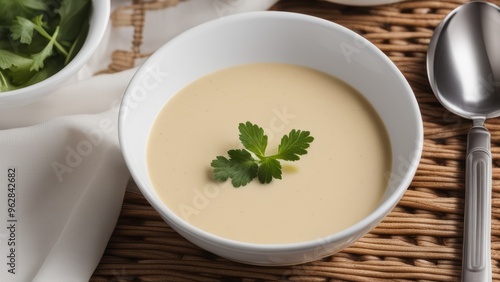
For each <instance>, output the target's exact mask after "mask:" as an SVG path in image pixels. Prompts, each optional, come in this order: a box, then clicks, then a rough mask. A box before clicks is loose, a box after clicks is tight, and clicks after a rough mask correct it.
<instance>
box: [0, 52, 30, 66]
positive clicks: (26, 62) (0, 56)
mask: <svg viewBox="0 0 500 282" xmlns="http://www.w3.org/2000/svg"><path fill="white" fill-rule="evenodd" d="M32 62H33V60H31V59H28V58H25V57H22V56H19V55H16V54H14V53H12V52H9V51H7V50H2V49H0V69H4V70H6V69H10V68H11V67H26V66H30V65H31V64H32Z"/></svg>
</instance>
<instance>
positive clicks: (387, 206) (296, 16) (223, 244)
mask: <svg viewBox="0 0 500 282" xmlns="http://www.w3.org/2000/svg"><path fill="white" fill-rule="evenodd" d="M262 18H267V19H273V20H274V19H278V20H283V19H284V20H294V21H306V22H309V23H313V24H315V25H318V26H321V27H322V28H328V29H332V30H335V31H336V32H339V33H343V34H344V35H345V36H348V37H353V36H356V38H357V40H362V43H363V44H364V45H363V46H364V47H365V48H369V50H370V51H372V52H373V53H374V54H375V55H376V56H377V57H378V58H379V59H381V60H382V61H383V63H385V64H386V65H387V66H388V67H389V68H390V70H391V71H392V72H393V74H394V75H395V76H396V77H397V78H398V81H399V83H400V84H401V85H402V86H403V87H404V89H405V92H406V93H405V94H407V95H409V94H412V95H409V97H408V99H409V101H410V103H411V105H412V108H413V110H414V111H413V113H414V116H413V117H412V120H414V121H415V122H416V135H417V138H418V139H417V140H415V146H414V149H415V151H414V152H413V154H412V155H411V159H410V164H411V165H410V167H409V169H408V171H407V172H406V174H405V175H404V176H403V177H402V178H403V181H402V182H401V184H400V185H399V186H397V187H396V188H395V189H394V192H393V193H392V194H391V195H390V196H389V197H388V198H387V199H386V200H385V201H383V202H382V203H381V204H380V205H378V206H377V208H376V209H375V210H374V211H372V212H371V213H370V214H369V215H368V216H366V217H364V218H363V219H361V220H359V221H358V222H356V223H355V224H353V225H351V226H350V227H348V228H345V229H343V230H341V231H339V232H336V233H333V234H329V235H327V236H323V237H321V238H317V239H312V240H307V241H302V242H292V243H279V244H277V243H274V244H266V243H251V242H243V241H237V240H234V239H228V238H224V237H221V236H218V235H215V234H212V233H210V232H207V231H205V230H202V229H200V228H198V227H196V226H194V225H192V224H190V223H188V222H187V221H185V220H184V219H182V218H181V217H180V216H178V215H177V214H176V213H174V212H173V211H172V210H171V209H170V208H169V207H168V206H167V205H166V204H165V203H163V201H162V200H161V199H160V198H159V197H157V195H156V194H155V192H154V187H143V186H145V185H144V183H143V182H142V181H141V177H140V176H139V175H138V174H137V173H136V171H134V170H133V169H130V173H131V175H132V177H133V179H134V180H135V181H136V184H137V186H138V187H139V189H140V191H141V192H142V193H143V195H144V196H145V198H146V199H147V200H148V202H149V203H150V204H151V206H153V208H154V209H155V210H156V211H157V212H159V213H160V214H161V215H162V217H163V218H164V220H166V221H167V223H168V224H169V225H173V226H171V227H173V228H174V229H176V228H178V227H180V228H181V229H183V231H184V232H187V233H189V235H190V236H194V237H196V238H197V239H198V240H201V241H204V242H209V243H210V244H212V245H213V244H215V245H217V247H218V248H227V249H238V250H240V251H245V252H248V253H251V252H255V253H257V252H260V253H266V252H293V251H301V250H310V249H311V248H317V247H321V246H326V245H328V244H329V243H331V242H335V241H339V240H341V239H345V238H349V237H353V235H355V234H356V233H360V232H361V236H363V235H364V234H366V232H362V231H363V230H364V229H366V228H367V227H369V226H370V225H374V224H378V223H380V221H381V220H382V219H383V218H385V216H386V215H387V214H388V213H389V212H390V211H391V210H392V209H393V208H394V206H395V205H396V204H397V203H398V202H399V200H400V199H401V198H402V196H403V194H404V193H405V192H406V190H407V188H408V187H409V185H410V183H411V182H412V180H413V177H414V175H415V173H416V170H417V167H418V164H419V162H420V159H421V155H422V150H423V122H422V117H421V114H420V109H419V106H418V103H417V100H416V98H415V96H414V93H413V90H412V88H411V87H410V85H409V83H408V81H407V80H406V78H405V77H404V76H403V74H402V73H401V71H400V70H399V69H398V68H397V66H396V65H395V64H394V62H392V61H391V60H390V59H389V57H387V56H386V55H385V54H384V53H383V52H382V51H381V50H380V49H378V48H377V47H376V46H375V45H374V44H373V43H371V42H370V41H368V40H367V39H365V38H364V37H362V38H358V37H359V35H358V34H357V33H355V32H354V31H352V30H350V29H348V28H346V27H344V26H341V25H339V24H336V23H334V22H331V21H328V20H325V19H321V18H318V17H315V16H310V15H306V14H300V13H294V12H283V11H256V12H246V13H241V14H234V15H230V16H226V17H223V18H218V19H215V20H211V21H208V22H205V23H203V24H200V25H198V26H195V27H193V28H191V29H189V30H187V31H185V32H183V33H181V34H180V35H178V36H176V37H175V38H173V39H171V40H170V41H168V42H167V43H165V44H164V45H163V46H162V47H160V48H159V49H158V50H157V51H155V52H154V53H153V54H152V55H151V56H150V57H149V58H148V59H146V60H145V62H144V63H143V64H142V65H141V66H140V67H139V68H138V70H137V71H136V72H135V74H134V75H133V77H132V79H131V80H130V82H129V85H128V86H127V89H126V90H125V93H124V95H123V97H122V101H121V106H120V110H119V118H118V136H119V143H120V147H121V150H122V154H123V156H124V159H125V162H126V163H127V166H129V168H130V167H131V165H132V164H133V160H132V158H131V156H130V155H129V154H128V151H127V148H128V147H129V144H128V141H127V140H126V138H125V135H124V134H125V133H124V132H125V131H126V129H125V123H124V120H125V118H124V116H125V115H126V114H127V111H128V109H127V105H126V99H127V97H128V96H129V95H131V89H133V88H134V85H135V83H136V81H140V79H141V77H142V76H143V75H144V74H145V73H146V72H147V70H148V67H149V66H150V65H151V64H154V63H155V61H157V58H158V57H161V56H162V53H163V52H165V51H166V50H168V48H170V47H169V46H171V45H174V44H178V42H182V41H183V40H184V38H189V37H192V36H196V35H197V34H198V33H204V32H205V30H207V29H213V28H218V27H219V26H220V25H228V24H231V23H232V22H233V21H249V20H250V21H258V20H259V19H262ZM393 165H394V164H393ZM357 237H358V238H359V237H360V236H357ZM353 242H354V241H353ZM353 242H352V243H353Z"/></svg>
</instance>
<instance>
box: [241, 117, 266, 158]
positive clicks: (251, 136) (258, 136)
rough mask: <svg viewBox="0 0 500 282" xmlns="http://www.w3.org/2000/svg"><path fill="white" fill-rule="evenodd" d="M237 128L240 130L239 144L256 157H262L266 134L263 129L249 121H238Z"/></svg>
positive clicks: (264, 149) (264, 151) (264, 152)
mask: <svg viewBox="0 0 500 282" xmlns="http://www.w3.org/2000/svg"><path fill="white" fill-rule="evenodd" d="M238 129H239V130H240V141H241V144H243V146H244V147H245V148H246V149H247V150H249V151H250V152H252V153H254V154H255V155H257V157H259V158H262V157H264V155H265V154H266V147H267V135H264V129H262V128H261V127H259V126H258V125H255V124H252V123H251V122H249V121H247V122H246V123H240V125H239V126H238Z"/></svg>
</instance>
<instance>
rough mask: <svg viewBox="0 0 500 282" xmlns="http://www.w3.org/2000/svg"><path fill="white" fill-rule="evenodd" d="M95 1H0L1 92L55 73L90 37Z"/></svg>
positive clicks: (29, 83) (40, 79) (23, 85)
mask: <svg viewBox="0 0 500 282" xmlns="http://www.w3.org/2000/svg"><path fill="white" fill-rule="evenodd" d="M91 5H92V4H91V0H59V1H49V0H1V1H0V15H2V16H1V17H0V92H4V91H10V90H15V89H18V88H22V87H26V86H29V85H31V84H34V83H37V82H39V81H42V80H44V79H46V78H47V77H50V76H52V75H53V74H55V73H56V72H58V71H59V70H61V69H62V68H63V67H64V66H65V65H67V64H68V63H69V62H70V61H71V60H72V59H73V58H74V56H75V55H76V53H77V52H78V51H79V49H80V48H81V46H82V38H83V39H84V38H85V37H86V36H87V33H88V28H89V17H90V10H91Z"/></svg>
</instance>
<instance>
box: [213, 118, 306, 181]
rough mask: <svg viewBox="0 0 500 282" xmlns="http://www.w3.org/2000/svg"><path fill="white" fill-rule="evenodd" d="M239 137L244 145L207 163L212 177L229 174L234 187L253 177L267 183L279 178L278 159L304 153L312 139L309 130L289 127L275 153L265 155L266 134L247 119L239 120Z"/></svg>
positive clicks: (291, 157) (225, 176)
mask: <svg viewBox="0 0 500 282" xmlns="http://www.w3.org/2000/svg"><path fill="white" fill-rule="evenodd" d="M238 129H239V131H240V141H241V144H243V147H245V149H234V150H229V151H227V153H228V155H229V159H227V158H226V157H223V156H217V158H216V159H214V160H213V161H212V163H211V164H210V165H211V166H212V167H213V168H214V178H215V180H217V181H222V182H224V181H226V180H228V179H229V178H231V183H232V184H233V186H234V187H240V186H245V185H247V184H248V183H249V182H250V181H252V180H253V179H254V178H255V177H257V178H258V179H259V181H260V183H262V184H264V183H270V182H271V181H272V180H273V178H276V179H281V164H280V161H279V160H284V161H297V160H299V159H300V157H299V156H301V155H305V154H307V150H306V149H307V148H309V144H310V143H311V142H312V141H313V140H314V138H313V137H312V136H311V135H310V133H309V131H302V130H295V129H293V130H292V131H290V133H288V135H285V136H283V137H282V138H281V143H280V145H279V146H278V153H276V154H274V155H271V156H266V147H267V139H268V138H267V135H265V134H264V129H262V128H261V127H259V126H258V125H255V124H252V123H251V122H249V121H247V122H246V123H240V124H239V126H238Z"/></svg>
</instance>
